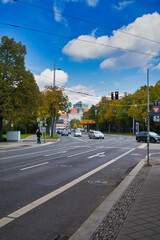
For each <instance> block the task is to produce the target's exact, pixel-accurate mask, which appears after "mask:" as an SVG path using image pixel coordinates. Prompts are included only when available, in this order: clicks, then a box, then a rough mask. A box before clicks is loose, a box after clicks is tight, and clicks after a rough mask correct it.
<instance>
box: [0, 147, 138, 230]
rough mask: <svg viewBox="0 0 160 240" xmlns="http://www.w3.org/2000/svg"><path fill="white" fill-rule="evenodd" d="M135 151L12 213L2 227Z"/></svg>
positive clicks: (2, 220) (0, 221)
mask: <svg viewBox="0 0 160 240" xmlns="http://www.w3.org/2000/svg"><path fill="white" fill-rule="evenodd" d="M135 149H136V148H132V149H130V150H129V151H127V152H125V153H123V154H121V155H120V156H118V157H116V158H114V159H112V160H110V161H109V162H107V163H105V164H103V165H101V166H99V167H97V168H95V169H93V170H91V171H90V172H88V173H86V174H84V175H82V176H81V177H79V178H77V179H75V180H73V181H71V182H70V183H67V184H66V185H64V186H62V187H60V188H58V189H57V190H55V191H53V192H51V193H49V194H47V195H45V196H43V197H41V198H39V199H37V200H35V201H33V202H31V203H29V204H28V205H26V206H24V207H22V208H20V209H18V210H17V211H15V212H12V213H11V214H9V215H8V216H7V217H4V218H2V219H0V227H3V226H5V225H6V224H7V223H8V222H7V221H6V219H8V218H14V219H17V218H19V217H21V216H22V215H24V214H25V213H27V212H29V211H31V210H32V209H34V208H36V207H38V206H39V205H41V204H43V203H45V202H47V201H48V200H50V199H52V198H54V197H56V196H57V195H59V194H60V193H62V192H64V191H66V190H67V189H69V188H71V187H73V186H74V185H76V184H77V183H79V182H81V181H83V180H84V179H86V178H88V177H90V176H91V175H93V174H95V173H96V172H98V171H100V170H102V169H103V168H105V167H107V166H109V165H110V164H112V163H114V162H116V161H117V160H118V159H120V158H122V157H124V156H125V155H127V154H129V153H131V152H132V151H134V150H135Z"/></svg>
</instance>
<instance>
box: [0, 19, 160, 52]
mask: <svg viewBox="0 0 160 240" xmlns="http://www.w3.org/2000/svg"><path fill="white" fill-rule="evenodd" d="M0 24H2V25H6V26H10V27H14V28H19V29H24V30H28V31H32V32H38V33H43V34H48V35H52V36H57V37H62V38H67V39H71V40H75V39H74V38H73V37H71V36H66V35H62V34H57V33H50V32H45V31H42V30H37V29H33V28H28V27H22V26H19V25H15V24H10V23H4V22H0ZM76 41H79V42H85V43H90V44H95V45H98V46H102V47H108V48H113V49H119V50H122V51H128V52H132V53H138V54H143V55H147V56H151V57H158V55H153V54H150V53H144V52H139V51H136V50H132V49H127V48H120V47H116V46H111V45H107V44H102V43H96V42H92V41H89V40H84V39H76Z"/></svg>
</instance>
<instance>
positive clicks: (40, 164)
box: [20, 162, 49, 171]
mask: <svg viewBox="0 0 160 240" xmlns="http://www.w3.org/2000/svg"><path fill="white" fill-rule="evenodd" d="M48 163H49V162H44V163H39V164H36V165H32V166H29V167H25V168H21V169H20V170H21V171H24V170H27V169H30V168H35V167H39V166H42V165H45V164H48Z"/></svg>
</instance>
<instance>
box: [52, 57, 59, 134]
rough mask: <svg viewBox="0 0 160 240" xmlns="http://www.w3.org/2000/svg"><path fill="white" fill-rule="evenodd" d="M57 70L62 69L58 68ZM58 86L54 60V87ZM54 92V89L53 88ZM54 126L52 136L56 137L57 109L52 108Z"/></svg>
mask: <svg viewBox="0 0 160 240" xmlns="http://www.w3.org/2000/svg"><path fill="white" fill-rule="evenodd" d="M57 70H61V69H60V68H58V69H57ZM55 86H56V61H54V71H53V88H54V87H55ZM53 92H54V89H53ZM51 125H52V128H51V137H54V135H55V132H56V109H55V108H54V107H53V108H52V124H51Z"/></svg>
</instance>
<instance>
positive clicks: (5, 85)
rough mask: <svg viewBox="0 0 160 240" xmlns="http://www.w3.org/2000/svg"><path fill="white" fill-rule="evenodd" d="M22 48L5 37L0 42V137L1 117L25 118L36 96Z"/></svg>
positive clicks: (35, 86) (1, 130)
mask: <svg viewBox="0 0 160 240" xmlns="http://www.w3.org/2000/svg"><path fill="white" fill-rule="evenodd" d="M25 55H26V47H25V45H22V44H21V42H18V43H17V42H15V41H14V39H13V38H11V39H9V38H8V37H7V36H3V37H2V38H1V43H0V139H2V132H3V119H6V120H11V119H13V120H16V119H17V120H18V119H20V118H21V119H22V118H23V120H26V119H27V118H29V117H30V116H31V114H32V113H33V111H34V110H35V108H37V101H38V95H39V89H38V86H37V84H36V82H35V80H34V77H33V75H32V74H31V73H30V72H29V71H26V69H25V64H24V58H25Z"/></svg>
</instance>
